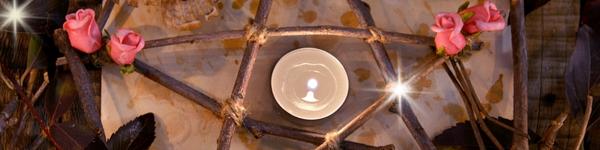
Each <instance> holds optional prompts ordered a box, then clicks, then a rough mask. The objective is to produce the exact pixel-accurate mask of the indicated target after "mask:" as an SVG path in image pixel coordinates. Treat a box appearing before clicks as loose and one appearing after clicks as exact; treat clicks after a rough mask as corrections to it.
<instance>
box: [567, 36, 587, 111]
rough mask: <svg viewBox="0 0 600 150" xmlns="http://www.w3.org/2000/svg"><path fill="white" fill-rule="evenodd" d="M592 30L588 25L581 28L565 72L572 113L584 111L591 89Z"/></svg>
mask: <svg viewBox="0 0 600 150" xmlns="http://www.w3.org/2000/svg"><path fill="white" fill-rule="evenodd" d="M591 34H592V29H591V28H589V27H588V26H586V25H583V26H582V27H581V28H579V32H577V42H576V44H575V51H573V53H572V54H571V58H570V60H569V63H568V64H567V68H566V71H565V94H566V96H567V99H568V102H569V105H570V106H571V110H572V112H575V113H576V112H578V111H580V110H582V108H583V106H584V105H585V101H586V99H587V95H588V90H589V88H590V85H589V84H590V73H591V72H590V69H591V62H590V59H591V57H590V56H591V53H590V44H591V43H592V39H591Z"/></svg>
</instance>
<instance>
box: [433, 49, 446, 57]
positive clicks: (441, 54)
mask: <svg viewBox="0 0 600 150" xmlns="http://www.w3.org/2000/svg"><path fill="white" fill-rule="evenodd" d="M435 54H437V55H439V56H446V49H445V48H444V47H440V48H437V49H436V50H435Z"/></svg>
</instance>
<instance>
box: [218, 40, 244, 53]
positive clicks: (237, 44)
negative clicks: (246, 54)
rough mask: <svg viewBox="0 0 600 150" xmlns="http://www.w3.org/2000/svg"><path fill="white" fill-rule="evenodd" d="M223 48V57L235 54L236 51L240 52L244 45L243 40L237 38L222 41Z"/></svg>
mask: <svg viewBox="0 0 600 150" xmlns="http://www.w3.org/2000/svg"><path fill="white" fill-rule="evenodd" d="M222 43H223V48H224V49H225V56H229V55H230V54H233V53H235V52H236V51H242V50H243V48H244V46H245V44H246V39H245V38H237V39H226V40H223V41H222Z"/></svg>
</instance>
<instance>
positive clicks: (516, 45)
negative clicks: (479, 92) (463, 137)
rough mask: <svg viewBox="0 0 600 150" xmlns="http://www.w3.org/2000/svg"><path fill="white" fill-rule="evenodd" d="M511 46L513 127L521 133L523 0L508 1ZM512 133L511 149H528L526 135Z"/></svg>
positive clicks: (524, 57) (524, 69)
mask: <svg viewBox="0 0 600 150" xmlns="http://www.w3.org/2000/svg"><path fill="white" fill-rule="evenodd" d="M508 21H509V22H510V26H511V30H510V31H511V35H512V38H511V39H512V48H513V72H514V82H513V84H514V89H513V90H514V96H513V101H514V104H513V105H514V107H513V108H514V109H513V114H514V117H513V118H514V121H513V124H514V127H515V128H516V129H517V130H518V131H519V132H522V133H527V130H528V128H527V83H528V82H527V68H528V64H527V38H526V36H525V4H524V2H523V0H511V1H510V14H509V19H508ZM516 133H518V132H515V134H513V144H512V147H511V149H529V143H528V139H527V136H525V137H523V136H518V134H516Z"/></svg>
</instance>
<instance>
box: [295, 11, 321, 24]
mask: <svg viewBox="0 0 600 150" xmlns="http://www.w3.org/2000/svg"><path fill="white" fill-rule="evenodd" d="M298 17H299V18H302V20H304V22H306V23H313V22H315V20H317V12H315V11H313V10H308V11H303V12H302V14H300V15H298Z"/></svg>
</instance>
